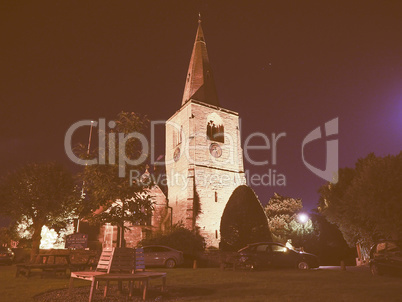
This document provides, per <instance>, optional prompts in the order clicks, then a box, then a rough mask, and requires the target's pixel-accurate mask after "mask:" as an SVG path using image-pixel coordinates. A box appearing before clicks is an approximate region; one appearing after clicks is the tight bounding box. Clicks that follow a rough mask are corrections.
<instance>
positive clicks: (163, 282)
mask: <svg viewBox="0 0 402 302" xmlns="http://www.w3.org/2000/svg"><path fill="white" fill-rule="evenodd" d="M165 290H166V276H165V277H163V278H162V292H164V291H165Z"/></svg>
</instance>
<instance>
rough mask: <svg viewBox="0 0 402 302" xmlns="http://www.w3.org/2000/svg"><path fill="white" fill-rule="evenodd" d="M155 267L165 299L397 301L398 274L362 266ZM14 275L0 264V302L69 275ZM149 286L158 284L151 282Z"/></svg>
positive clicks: (63, 283)
mask: <svg viewBox="0 0 402 302" xmlns="http://www.w3.org/2000/svg"><path fill="white" fill-rule="evenodd" d="M158 271H166V272H167V273H168V278H167V283H168V291H170V295H169V297H170V298H172V296H173V297H174V300H178V301H281V302H283V301H320V302H321V301H387V302H388V301H402V279H401V278H398V277H387V276H382V277H373V276H371V274H370V273H369V272H368V271H366V270H363V271H362V270H348V271H346V272H343V271H340V270H323V269H319V270H312V271H297V270H272V271H256V272H255V271H252V272H249V271H235V272H233V271H220V270H219V269H217V268H208V269H197V270H192V269H172V270H164V269H160V270H159V269H158ZM14 274H15V266H11V267H5V266H3V267H0V301H4V302H6V301H33V299H32V297H33V296H35V295H38V294H40V293H43V292H46V291H49V290H54V289H63V288H67V287H68V282H69V279H68V278H45V279H40V277H38V276H34V277H31V278H30V279H26V278H25V277H19V278H15V277H14ZM88 285H89V282H85V281H81V280H77V281H76V282H75V287H78V286H88ZM152 285H159V282H158V281H157V280H155V281H153V284H152ZM84 293H85V291H84ZM87 293H88V294H89V288H88V289H87ZM99 296H100V295H98V297H99ZM87 299H88V295H87V296H85V295H84V296H82V295H81V296H79V298H78V297H77V299H76V300H75V301H76V302H79V301H87ZM108 300H109V299H107V300H103V301H108ZM110 300H112V298H111V299H110ZM156 300H161V301H163V300H164V299H163V297H157V299H156ZM97 301H101V300H99V299H97ZM113 301H114V300H113Z"/></svg>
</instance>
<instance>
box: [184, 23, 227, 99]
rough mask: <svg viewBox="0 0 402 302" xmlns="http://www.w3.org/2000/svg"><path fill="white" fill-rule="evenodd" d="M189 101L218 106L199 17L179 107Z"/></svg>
mask: <svg viewBox="0 0 402 302" xmlns="http://www.w3.org/2000/svg"><path fill="white" fill-rule="evenodd" d="M190 99H193V100H196V101H199V102H203V103H206V104H210V105H214V106H220V105H219V101H218V95H217V93H216V88H215V81H214V77H213V75H212V70H211V66H210V64H209V59H208V52H207V45H206V44H205V38H204V33H203V31H202V27H201V16H199V19H198V30H197V35H196V37H195V42H194V47H193V52H192V54H191V60H190V65H189V67H188V72H187V78H186V85H185V87H184V94H183V101H182V103H181V105H182V106H183V105H184V104H185V103H186V102H187V101H189V100H190Z"/></svg>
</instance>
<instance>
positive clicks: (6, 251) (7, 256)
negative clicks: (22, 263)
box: [0, 246, 14, 265]
mask: <svg viewBox="0 0 402 302" xmlns="http://www.w3.org/2000/svg"><path fill="white" fill-rule="evenodd" d="M13 260H14V252H13V251H12V250H11V249H10V248H8V247H4V246H1V247H0V263H5V264H8V265H11V264H12V263H13Z"/></svg>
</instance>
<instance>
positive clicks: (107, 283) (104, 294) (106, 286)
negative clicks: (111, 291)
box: [103, 280, 109, 298]
mask: <svg viewBox="0 0 402 302" xmlns="http://www.w3.org/2000/svg"><path fill="white" fill-rule="evenodd" d="M108 288H109V280H108V281H106V285H105V289H104V291H103V297H104V298H106V296H107V291H108Z"/></svg>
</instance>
